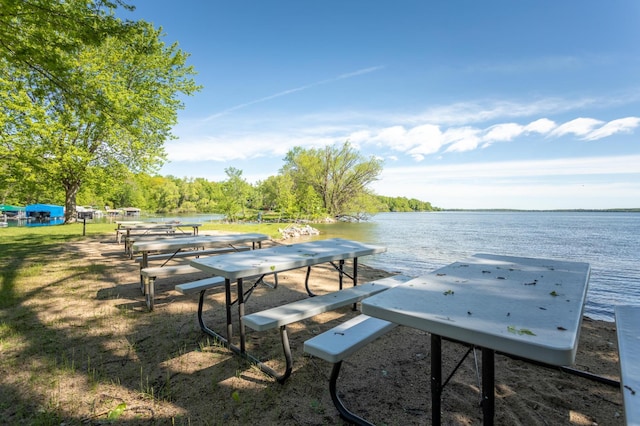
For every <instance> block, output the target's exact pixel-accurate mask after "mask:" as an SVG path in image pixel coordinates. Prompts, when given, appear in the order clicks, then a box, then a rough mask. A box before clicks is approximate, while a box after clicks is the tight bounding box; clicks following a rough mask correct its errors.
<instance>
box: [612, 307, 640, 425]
mask: <svg viewBox="0 0 640 426" xmlns="http://www.w3.org/2000/svg"><path fill="white" fill-rule="evenodd" d="M614 310H615V317H616V335H617V338H618V354H619V356H620V357H619V358H620V361H619V363H620V390H621V391H622V398H623V401H624V417H625V423H626V424H627V425H640V334H638V327H639V326H640V306H629V305H624V306H616V307H615V308H614Z"/></svg>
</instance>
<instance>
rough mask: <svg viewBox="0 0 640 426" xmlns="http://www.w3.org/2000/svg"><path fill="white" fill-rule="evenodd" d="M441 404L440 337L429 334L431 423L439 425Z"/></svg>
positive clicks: (435, 425)
mask: <svg viewBox="0 0 640 426" xmlns="http://www.w3.org/2000/svg"><path fill="white" fill-rule="evenodd" d="M441 404H442V337H440V336H438V335H436V334H433V333H432V334H431V424H432V425H434V426H439V425H440V422H441Z"/></svg>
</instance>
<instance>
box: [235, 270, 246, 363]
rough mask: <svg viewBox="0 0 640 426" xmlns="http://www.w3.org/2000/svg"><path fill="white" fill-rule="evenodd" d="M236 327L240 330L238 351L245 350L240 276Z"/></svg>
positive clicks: (242, 292) (240, 279)
mask: <svg viewBox="0 0 640 426" xmlns="http://www.w3.org/2000/svg"><path fill="white" fill-rule="evenodd" d="M237 287H238V289H237V290H238V329H239V330H240V352H242V353H244V352H246V348H245V330H244V321H243V319H242V317H243V316H244V291H243V288H242V278H238V283H237Z"/></svg>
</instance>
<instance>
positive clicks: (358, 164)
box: [281, 141, 382, 216]
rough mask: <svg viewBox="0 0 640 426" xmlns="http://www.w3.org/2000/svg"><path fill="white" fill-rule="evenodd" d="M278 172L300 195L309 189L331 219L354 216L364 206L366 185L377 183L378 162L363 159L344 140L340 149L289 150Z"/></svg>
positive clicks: (380, 168) (379, 161)
mask: <svg viewBox="0 0 640 426" xmlns="http://www.w3.org/2000/svg"><path fill="white" fill-rule="evenodd" d="M284 161H285V165H284V166H283V168H282V170H281V172H283V173H289V174H291V176H292V177H293V180H294V182H295V185H296V187H297V188H298V189H300V192H299V193H301V194H308V188H307V187H308V186H311V188H313V190H314V191H315V192H316V194H317V195H318V196H319V197H320V199H321V200H322V203H323V208H324V209H325V210H326V211H327V212H328V213H329V214H330V215H333V216H341V215H347V214H357V213H360V212H359V211H357V210H358V209H360V208H362V206H364V205H366V203H362V197H366V196H368V195H369V191H368V188H367V186H368V185H369V184H370V183H372V182H374V181H375V180H377V178H378V176H379V175H380V172H381V171H382V161H381V160H379V159H377V158H375V157H370V158H365V157H364V156H362V155H361V154H360V153H359V152H358V151H357V150H356V149H355V148H354V147H353V146H351V144H350V143H349V142H348V141H347V142H345V143H344V144H342V146H337V145H334V146H327V147H324V148H319V149H303V148H300V147H295V148H293V149H292V150H290V151H289V152H288V153H287V155H286V157H285V159H284Z"/></svg>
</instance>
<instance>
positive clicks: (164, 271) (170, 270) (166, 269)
mask: <svg viewBox="0 0 640 426" xmlns="http://www.w3.org/2000/svg"><path fill="white" fill-rule="evenodd" d="M196 272H202V271H201V270H200V269H198V268H194V267H193V266H191V265H186V264H184V265H171V266H154V267H151V268H144V269H142V270H140V275H142V276H143V277H149V278H158V277H170V276H173V275H179V274H195V273H196Z"/></svg>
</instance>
